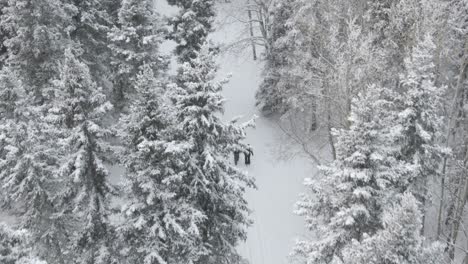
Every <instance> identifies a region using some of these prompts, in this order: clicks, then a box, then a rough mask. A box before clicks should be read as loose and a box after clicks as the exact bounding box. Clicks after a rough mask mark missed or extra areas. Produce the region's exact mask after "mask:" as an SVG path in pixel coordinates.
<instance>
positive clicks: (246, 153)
mask: <svg viewBox="0 0 468 264" xmlns="http://www.w3.org/2000/svg"><path fill="white" fill-rule="evenodd" d="M250 155H252V156H253V150H252V146H250V144H248V145H247V149H246V150H245V151H244V159H245V165H250Z"/></svg>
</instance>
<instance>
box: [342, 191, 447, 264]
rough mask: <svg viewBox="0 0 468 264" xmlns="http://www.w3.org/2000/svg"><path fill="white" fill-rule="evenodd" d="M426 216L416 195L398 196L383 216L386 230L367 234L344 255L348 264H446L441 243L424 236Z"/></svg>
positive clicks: (355, 241)
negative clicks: (423, 222)
mask: <svg viewBox="0 0 468 264" xmlns="http://www.w3.org/2000/svg"><path fill="white" fill-rule="evenodd" d="M421 219H422V213H421V212H420V210H419V206H418V201H417V200H416V198H414V196H413V195H412V194H409V193H405V194H400V195H396V196H395V197H394V198H393V201H392V202H391V203H390V205H389V206H388V207H386V208H385V211H384V213H383V216H382V225H383V228H382V229H381V230H379V231H377V233H376V234H375V235H373V236H369V235H367V234H364V236H363V239H362V241H357V240H354V241H353V244H352V246H351V247H350V248H347V249H346V250H345V251H344V253H343V259H345V261H344V263H348V264H361V263H369V264H383V263H395V264H424V263H428V264H440V263H444V255H443V254H442V251H443V248H442V244H441V243H430V244H429V246H426V243H427V242H426V241H425V240H424V238H423V236H421V231H420V230H421V227H422V222H421Z"/></svg>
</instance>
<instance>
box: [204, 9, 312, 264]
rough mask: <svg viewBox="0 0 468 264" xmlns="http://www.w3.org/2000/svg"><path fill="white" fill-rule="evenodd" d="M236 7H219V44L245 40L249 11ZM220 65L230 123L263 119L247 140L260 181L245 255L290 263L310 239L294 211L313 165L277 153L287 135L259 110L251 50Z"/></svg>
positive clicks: (260, 261)
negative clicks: (301, 242) (297, 245)
mask: <svg viewBox="0 0 468 264" xmlns="http://www.w3.org/2000/svg"><path fill="white" fill-rule="evenodd" d="M232 2H233V3H229V4H220V6H219V8H218V19H217V21H218V23H217V29H216V32H215V33H213V36H212V39H213V40H214V41H215V42H217V43H223V44H227V45H229V44H231V43H233V42H236V41H237V40H238V39H239V38H245V37H246V36H245V33H242V32H243V31H245V30H244V29H245V25H244V24H243V23H241V22H239V21H236V20H237V19H236V18H239V15H242V13H241V14H236V12H237V11H238V10H242V9H243V8H244V9H245V7H242V3H240V2H241V0H237V1H235V0H234V1H232ZM231 16H232V17H231ZM219 64H220V66H221V68H220V72H219V74H220V76H225V75H227V74H229V73H232V78H231V79H230V82H229V83H228V84H227V85H226V86H225V87H224V96H225V97H226V99H227V102H226V105H225V110H226V111H225V118H226V120H230V119H231V118H233V117H236V116H239V115H242V116H244V118H245V119H249V118H251V117H252V116H254V115H257V116H259V118H258V119H257V120H256V128H255V129H251V130H249V131H248V135H247V140H246V141H247V143H250V144H251V145H252V147H253V150H254V156H253V157H252V164H251V165H250V167H248V168H246V169H247V171H248V172H249V174H250V175H252V176H253V177H255V178H256V183H257V186H258V189H257V190H250V191H249V192H248V194H247V200H248V202H249V206H250V208H251V209H252V210H253V214H252V216H251V218H252V220H254V224H253V226H252V227H251V228H250V229H249V234H248V239H247V241H246V243H245V244H242V245H240V250H241V252H242V254H243V255H244V256H245V257H246V258H247V259H248V260H249V261H250V263H251V264H267V263H268V264H285V263H288V262H289V261H288V255H289V253H290V252H291V250H292V248H293V246H294V241H295V239H296V238H297V237H302V236H304V234H305V230H304V222H303V220H302V218H301V217H299V216H296V215H294V214H293V207H294V203H295V202H296V201H297V200H298V197H299V194H300V193H301V192H303V191H304V188H303V185H302V182H303V179H304V178H306V177H308V176H310V175H311V173H313V171H314V169H313V164H312V163H311V162H310V160H307V159H305V158H302V157H295V158H293V159H291V160H288V161H282V160H280V158H279V157H280V154H281V153H275V152H276V151H277V149H278V146H279V145H280V144H284V142H281V137H282V134H281V131H280V129H279V128H278V126H277V125H276V123H275V122H274V121H271V120H269V119H267V118H264V117H262V116H261V114H260V113H258V111H257V109H256V108H255V92H256V90H257V88H258V86H259V83H260V81H261V78H262V77H261V71H262V67H263V63H261V62H258V61H254V60H253V59H252V55H251V50H250V47H248V48H247V49H245V50H244V51H243V52H239V51H236V52H226V53H224V54H223V55H222V57H221V58H220V60H219ZM294 147H295V146H291V148H294ZM242 158H243V156H242V155H241V160H240V164H241V165H240V166H245V165H243V160H242Z"/></svg>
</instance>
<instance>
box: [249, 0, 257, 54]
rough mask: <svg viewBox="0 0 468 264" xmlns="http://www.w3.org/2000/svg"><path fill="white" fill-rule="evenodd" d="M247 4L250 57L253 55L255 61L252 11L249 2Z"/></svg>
mask: <svg viewBox="0 0 468 264" xmlns="http://www.w3.org/2000/svg"><path fill="white" fill-rule="evenodd" d="M247 4H248V6H249V7H248V9H247V14H248V16H249V30H250V38H251V42H252V55H253V60H257V50H256V48H255V41H254V31H253V24H252V10H251V9H250V0H249V1H248V2H247Z"/></svg>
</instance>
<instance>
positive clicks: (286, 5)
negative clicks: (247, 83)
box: [255, 0, 296, 115]
mask: <svg viewBox="0 0 468 264" xmlns="http://www.w3.org/2000/svg"><path fill="white" fill-rule="evenodd" d="M295 2H296V0H287V1H278V2H277V3H276V2H275V7H274V8H273V10H272V22H271V23H272V25H271V37H270V39H269V40H268V42H269V44H270V45H271V46H270V47H269V48H268V50H270V52H269V53H268V54H267V56H266V64H265V69H264V73H263V74H264V76H265V77H264V79H263V81H262V83H261V84H260V87H259V90H258V91H257V93H256V95H255V98H256V99H257V105H258V106H259V108H260V110H262V112H263V113H264V114H267V115H268V114H274V113H284V112H285V111H287V101H286V100H287V99H286V98H285V97H284V96H285V93H286V90H287V89H291V88H292V86H293V85H294V84H295V83H294V80H291V79H292V78H290V75H289V74H288V73H289V72H290V71H288V70H290V68H292V67H293V62H292V61H291V60H293V59H294V58H293V51H294V50H295V49H294V48H295V47H294V46H295V45H294V41H291V39H289V38H288V33H289V32H291V31H292V27H293V25H291V23H288V22H290V20H291V19H292V15H293V12H294V9H293V8H294V4H295ZM293 34H294V32H293V33H292V35H293ZM282 81H283V82H282ZM291 82H292V83H291Z"/></svg>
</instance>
